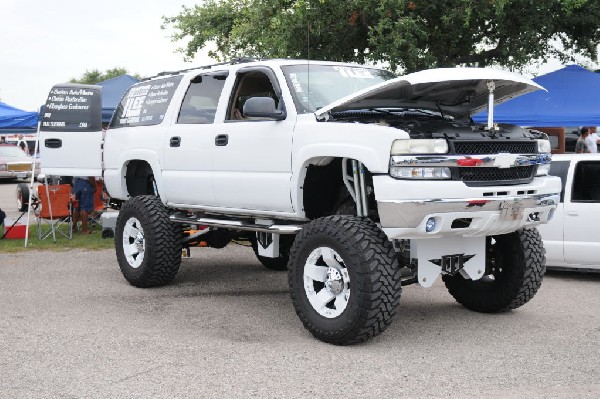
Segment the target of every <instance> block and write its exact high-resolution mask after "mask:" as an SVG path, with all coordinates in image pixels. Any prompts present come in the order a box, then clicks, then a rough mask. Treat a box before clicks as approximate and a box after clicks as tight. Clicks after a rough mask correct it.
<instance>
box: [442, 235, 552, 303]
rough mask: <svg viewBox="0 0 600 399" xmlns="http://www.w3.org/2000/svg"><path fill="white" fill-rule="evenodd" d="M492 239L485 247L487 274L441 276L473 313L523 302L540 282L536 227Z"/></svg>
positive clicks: (541, 260) (541, 254) (541, 255)
mask: <svg viewBox="0 0 600 399" xmlns="http://www.w3.org/2000/svg"><path fill="white" fill-rule="evenodd" d="M493 239H494V240H495V243H493V244H492V245H489V244H488V247H487V249H486V251H487V256H488V257H489V258H488V263H489V262H490V261H491V262H492V264H491V265H490V266H491V267H490V266H489V267H488V268H490V269H491V273H488V275H486V276H483V277H482V278H481V279H480V280H476V281H472V280H468V279H465V278H463V277H462V276H461V275H460V274H456V275H454V276H447V275H446V276H443V277H442V279H443V280H444V283H445V284H446V287H447V288H448V291H449V292H450V294H451V295H452V296H453V297H454V299H456V301H457V302H458V303H460V304H462V305H463V306H464V307H466V308H468V309H471V310H474V311H476V312H483V313H495V312H503V311H507V310H511V309H516V308H518V307H520V306H523V305H525V304H526V303H527V302H529V300H530V299H531V298H533V296H534V295H535V294H536V292H537V290H538V289H539V288H540V286H541V285H542V280H543V278H544V273H545V272H546V258H545V255H544V247H543V244H542V238H541V236H540V234H539V233H538V231H537V230H536V229H521V230H517V231H515V232H514V233H510V234H504V235H499V236H494V237H493ZM490 258H491V259H490Z"/></svg>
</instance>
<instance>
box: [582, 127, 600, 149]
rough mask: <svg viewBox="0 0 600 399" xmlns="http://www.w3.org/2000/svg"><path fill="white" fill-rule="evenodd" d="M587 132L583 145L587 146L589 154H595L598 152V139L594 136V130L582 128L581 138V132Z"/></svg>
mask: <svg viewBox="0 0 600 399" xmlns="http://www.w3.org/2000/svg"><path fill="white" fill-rule="evenodd" d="M584 130H585V131H587V132H588V133H589V134H588V135H587V137H586V138H585V143H586V144H587V148H588V150H590V152H591V153H593V154H595V153H597V152H598V144H600V137H598V135H597V134H596V128H590V127H587V126H584V127H582V128H581V135H582V136H583V131H584Z"/></svg>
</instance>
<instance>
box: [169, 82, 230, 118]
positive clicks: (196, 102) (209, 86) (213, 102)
mask: <svg viewBox="0 0 600 399" xmlns="http://www.w3.org/2000/svg"><path fill="white" fill-rule="evenodd" d="M226 78H227V75H226V74H219V75H198V76H196V77H195V78H194V79H192V81H191V82H190V86H189V87H188V89H187V92H186V93H185V97H184V98H183V102H182V103H181V109H180V111H179V116H178V117H177V123H182V124H186V123H194V124H196V123H197V124H206V123H213V122H214V121H215V113H216V112H217V104H218V103H219V97H221V92H222V91H223V86H224V85H225V79H226Z"/></svg>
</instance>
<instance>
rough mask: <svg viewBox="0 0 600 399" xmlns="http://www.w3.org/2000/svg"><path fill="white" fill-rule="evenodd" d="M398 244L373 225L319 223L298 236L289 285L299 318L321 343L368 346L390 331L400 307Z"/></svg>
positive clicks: (352, 220)
mask: <svg viewBox="0 0 600 399" xmlns="http://www.w3.org/2000/svg"><path fill="white" fill-rule="evenodd" d="M395 255H396V254H395V252H394V249H393V247H392V244H391V243H390V241H389V240H388V239H387V237H386V235H385V234H384V233H383V232H382V231H381V229H379V228H378V227H377V225H375V223H373V222H372V221H371V220H368V219H362V218H357V217H354V216H342V215H336V216H328V217H324V218H320V219H316V220H314V221H312V222H310V223H309V224H307V225H306V226H304V228H303V229H302V231H301V232H300V233H298V235H297V236H296V239H295V241H294V245H293V246H292V249H291V251H290V262H289V271H288V273H289V274H288V277H289V285H290V295H291V298H292V303H293V304H294V307H295V309H296V313H297V314H298V317H299V318H300V320H301V321H302V323H303V324H304V327H305V328H306V329H308V330H309V331H310V332H311V333H312V334H313V335H314V336H315V337H316V338H318V339H320V340H321V341H324V342H328V343H332V344H336V345H346V344H353V343H357V342H362V341H366V340H368V339H370V338H372V337H374V336H376V335H379V334H380V333H381V332H383V331H384V330H385V329H386V328H387V326H388V325H390V323H391V321H392V318H393V316H394V314H395V313H396V310H397V308H398V304H399V302H400V294H401V289H402V288H401V285H400V271H399V267H398V261H397V259H396V256H395Z"/></svg>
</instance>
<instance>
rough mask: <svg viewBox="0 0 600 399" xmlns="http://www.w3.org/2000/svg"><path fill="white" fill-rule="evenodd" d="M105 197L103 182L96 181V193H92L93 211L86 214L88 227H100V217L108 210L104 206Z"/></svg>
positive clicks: (105, 205)
mask: <svg viewBox="0 0 600 399" xmlns="http://www.w3.org/2000/svg"><path fill="white" fill-rule="evenodd" d="M106 199H107V197H106V196H105V195H104V182H103V181H102V180H96V192H95V193H94V210H93V211H91V212H90V213H89V214H88V218H89V219H88V220H89V223H90V225H94V224H95V225H97V226H100V227H102V223H101V221H100V216H102V213H103V212H104V211H105V210H106V208H108V206H107V204H106Z"/></svg>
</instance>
